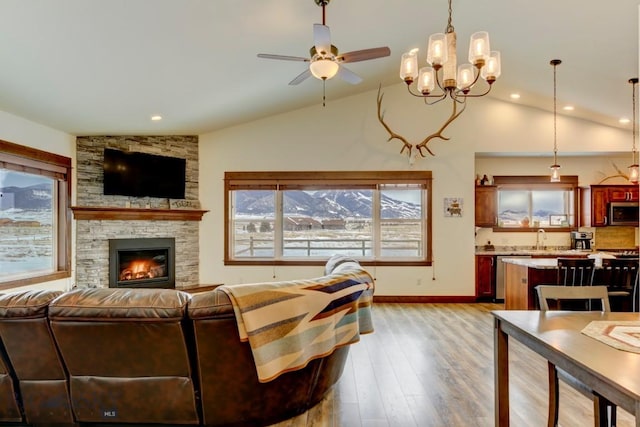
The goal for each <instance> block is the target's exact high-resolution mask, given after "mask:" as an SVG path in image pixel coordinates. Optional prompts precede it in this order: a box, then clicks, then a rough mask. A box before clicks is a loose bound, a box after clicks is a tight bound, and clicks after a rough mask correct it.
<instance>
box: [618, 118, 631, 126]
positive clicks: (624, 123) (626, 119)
mask: <svg viewBox="0 0 640 427" xmlns="http://www.w3.org/2000/svg"><path fill="white" fill-rule="evenodd" d="M618 122H619V123H620V124H622V125H628V124H629V123H631V119H629V118H628V117H622V118H621V119H620V120H618Z"/></svg>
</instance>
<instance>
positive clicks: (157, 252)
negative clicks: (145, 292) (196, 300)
mask: <svg viewBox="0 0 640 427" xmlns="http://www.w3.org/2000/svg"><path fill="white" fill-rule="evenodd" d="M109 287H110V288H175V239H173V238H151V239H110V240H109Z"/></svg>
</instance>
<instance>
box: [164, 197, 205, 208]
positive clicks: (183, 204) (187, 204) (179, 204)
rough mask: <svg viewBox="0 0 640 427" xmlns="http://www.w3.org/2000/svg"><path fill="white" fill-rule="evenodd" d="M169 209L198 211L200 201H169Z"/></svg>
mask: <svg viewBox="0 0 640 427" xmlns="http://www.w3.org/2000/svg"><path fill="white" fill-rule="evenodd" d="M169 209H200V201H199V200H186V199H169Z"/></svg>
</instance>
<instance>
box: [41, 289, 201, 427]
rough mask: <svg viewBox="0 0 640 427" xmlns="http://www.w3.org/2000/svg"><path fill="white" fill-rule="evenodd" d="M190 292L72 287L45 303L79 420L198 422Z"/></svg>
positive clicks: (162, 422)
mask: <svg viewBox="0 0 640 427" xmlns="http://www.w3.org/2000/svg"><path fill="white" fill-rule="evenodd" d="M189 298H190V296H189V295H188V294H187V293H185V292H181V291H177V290H169V289H109V288H101V289H95V288H94V289H78V290H74V291H71V292H68V293H65V294H63V295H62V296H60V297H59V298H57V299H56V300H54V301H53V302H52V303H51V304H50V306H49V318H50V321H51V328H52V330H53V334H54V336H55V339H56V342H57V343H58V348H59V349H60V352H61V354H62V357H63V359H64V361H65V363H66V366H67V369H68V372H69V379H70V384H71V401H72V404H73V409H74V412H75V416H76V419H77V421H79V422H83V423H84V422H87V423H100V422H102V423H106V422H108V423H116V424H124V423H158V424H169V425H187V424H188V425H193V424H198V423H199V416H198V411H197V406H196V393H195V387H194V383H193V381H192V372H191V361H190V357H189V351H188V348H187V341H188V337H187V336H186V333H185V329H184V328H183V326H184V325H183V323H184V322H183V321H184V318H185V315H186V310H187V302H188V301H189Z"/></svg>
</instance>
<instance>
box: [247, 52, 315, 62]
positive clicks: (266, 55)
mask: <svg viewBox="0 0 640 427" xmlns="http://www.w3.org/2000/svg"><path fill="white" fill-rule="evenodd" d="M258 58H266V59H280V60H282V61H307V62H308V61H309V58H303V57H301V56H287V55H272V54H270V53H259V54H258Z"/></svg>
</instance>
